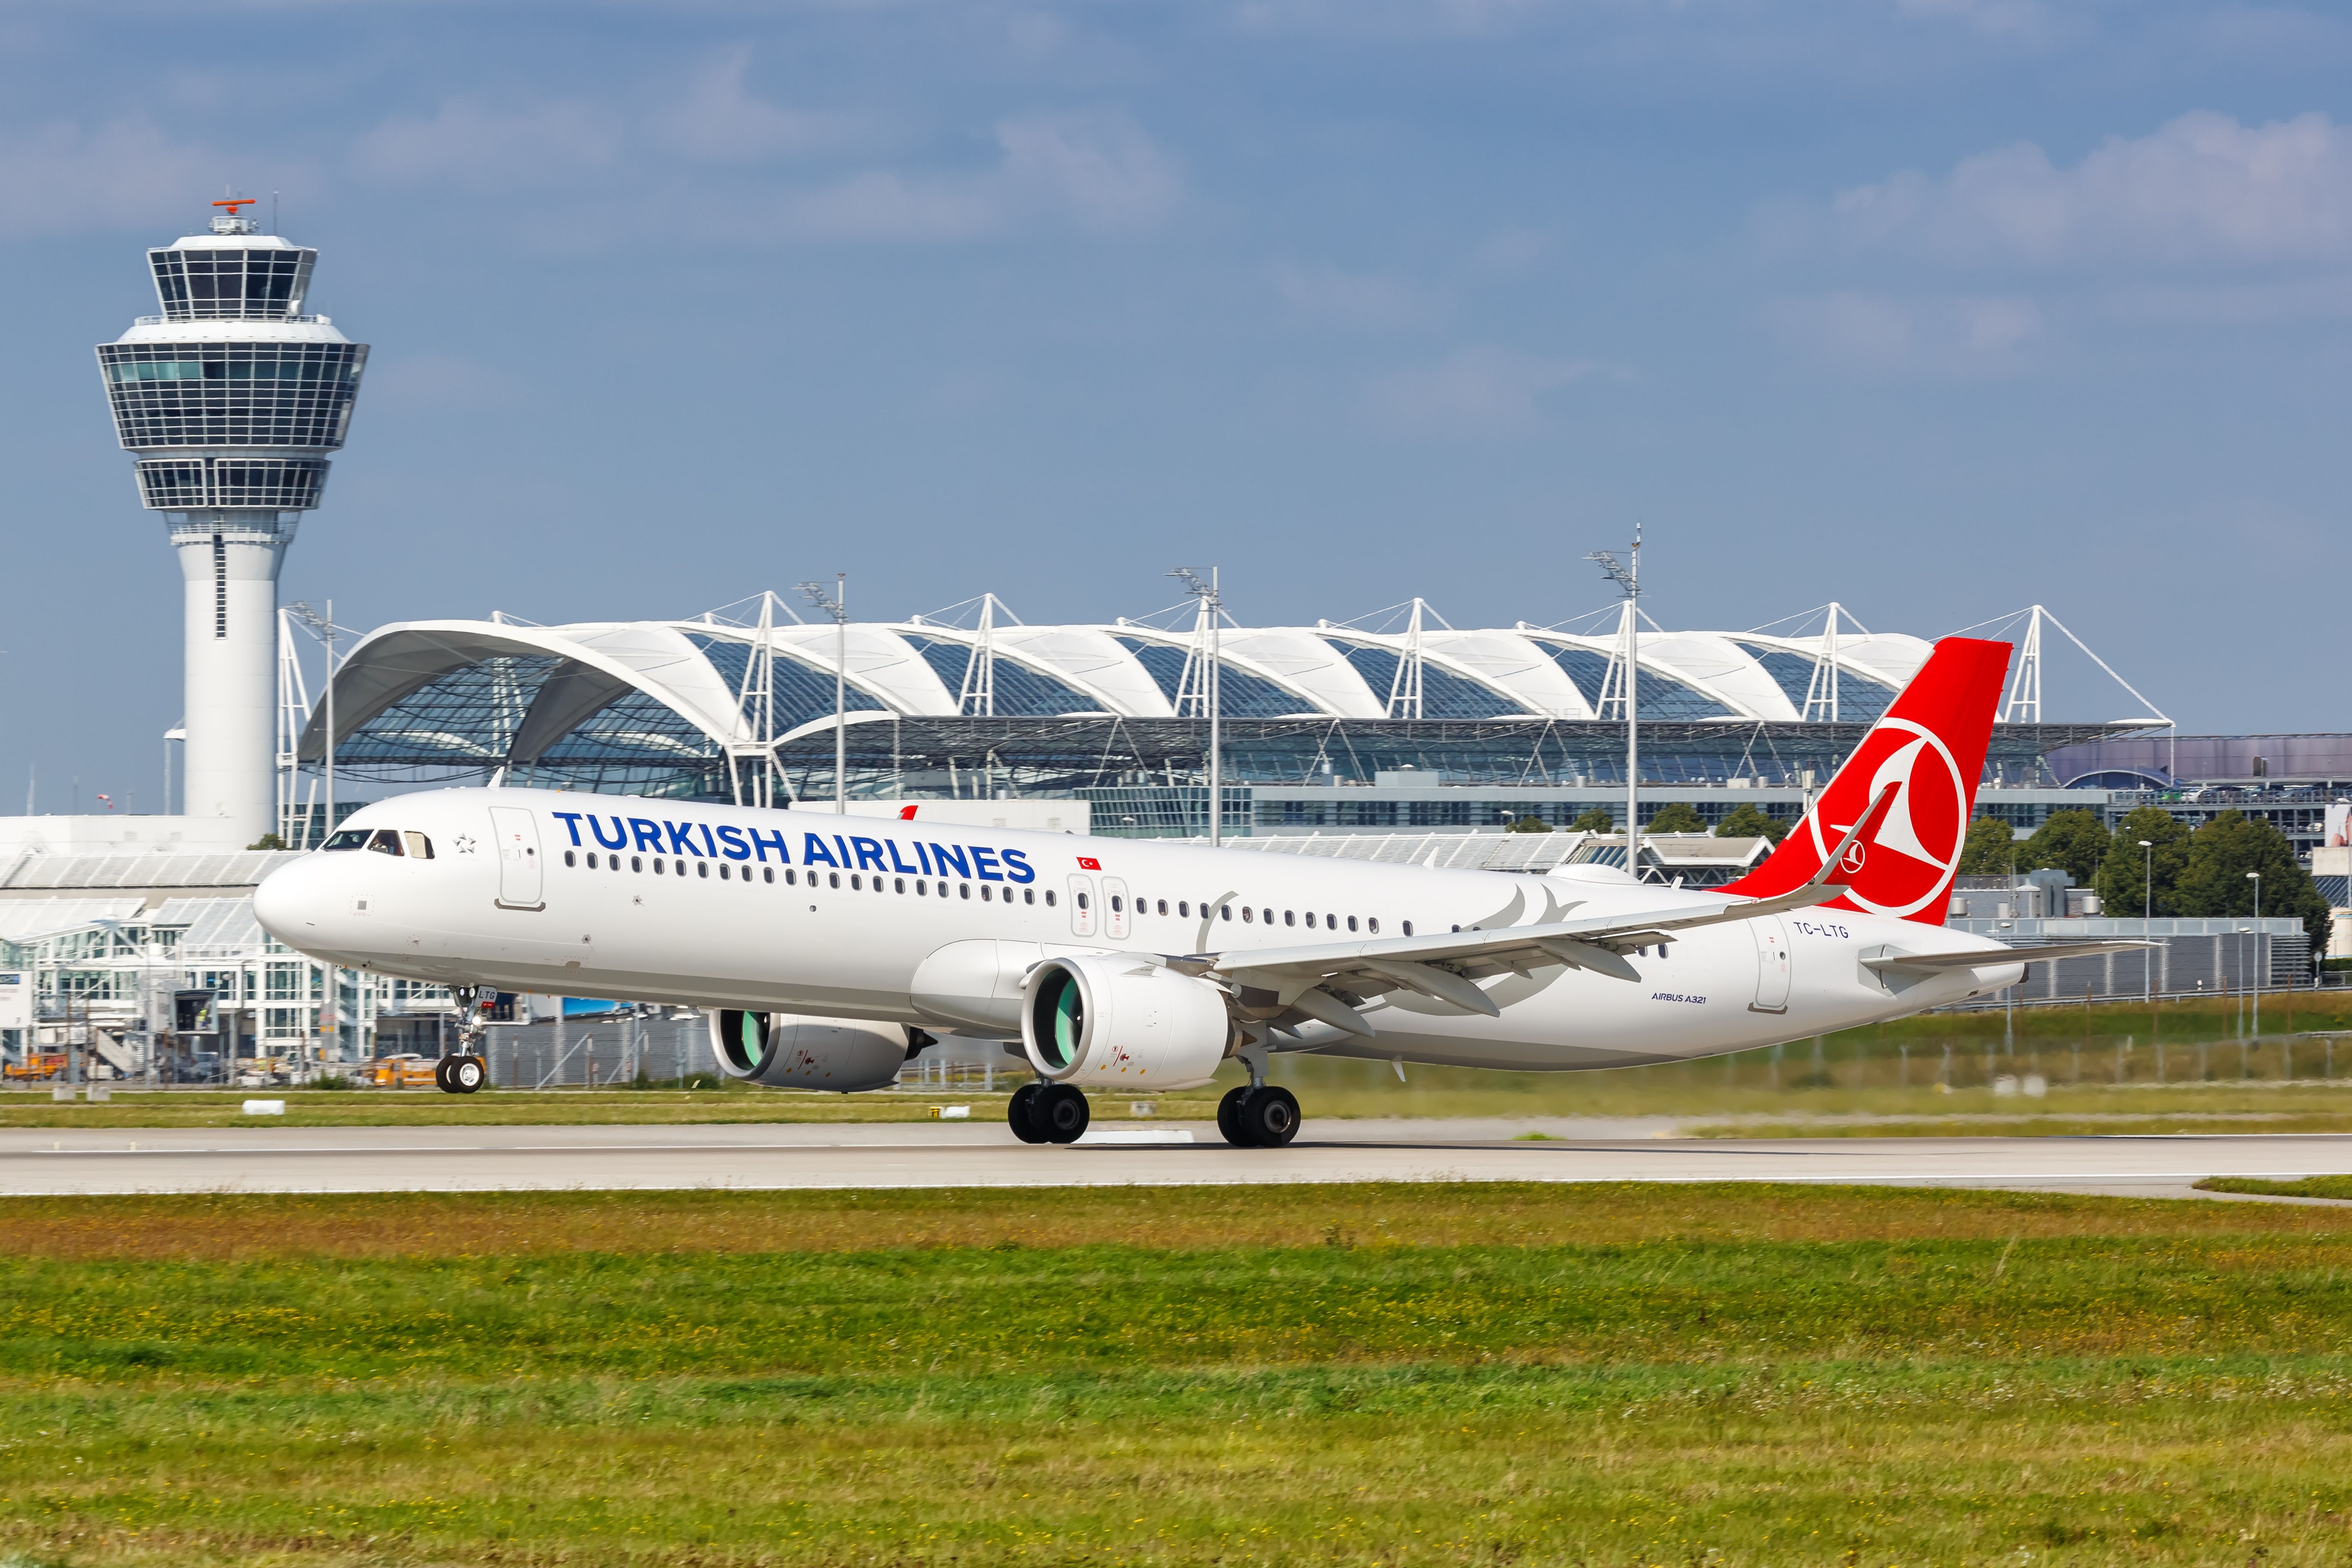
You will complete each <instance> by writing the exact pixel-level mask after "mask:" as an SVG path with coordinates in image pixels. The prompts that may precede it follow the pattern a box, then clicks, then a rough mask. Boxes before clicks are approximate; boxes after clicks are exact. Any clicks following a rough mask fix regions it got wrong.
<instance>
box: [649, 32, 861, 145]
mask: <svg viewBox="0 0 2352 1568" xmlns="http://www.w3.org/2000/svg"><path fill="white" fill-rule="evenodd" d="M750 71H751V50H750V49H748V48H740V47H739V48H735V49H730V50H729V51H728V52H727V53H726V54H724V55H721V56H720V57H719V58H718V59H716V60H714V61H712V62H711V64H710V65H709V67H708V68H705V69H704V70H703V71H702V72H701V73H699V74H698V76H696V77H695V79H694V80H693V81H692V82H691V83H689V84H688V88H687V92H686V97H685V98H684V99H683V100H681V101H680V102H678V103H677V105H675V106H674V107H672V108H671V109H669V110H667V111H666V112H664V113H662V114H660V115H658V116H656V121H655V130H656V133H657V134H658V135H659V137H660V139H661V140H662V141H663V142H665V143H667V145H668V146H670V147H673V148H675V149H676V150H677V151H678V152H680V153H684V154H685V155H686V156H688V157H689V158H693V159H696V160H698V161H700V162H703V163H751V162H757V161H759V160H761V159H765V158H775V157H784V156H792V155H796V154H806V153H819V152H824V151H827V150H829V149H832V148H835V147H838V146H840V145H841V144H842V143H844V142H848V141H851V140H853V139H854V138H855V137H856V135H857V134H858V132H859V123H858V121H856V119H855V118H854V117H852V116H849V115H845V114H829V113H823V112H818V111H814V110H799V109H787V108H783V107H782V106H780V105H777V104H773V103H770V102H769V101H768V100H765V99H763V98H761V97H759V96H757V95H756V94H754V93H753V92H752V91H751V89H750V88H749V87H748V86H747V85H746V84H745V80H744V79H745V77H746V76H747V75H748V74H749V73H750Z"/></svg>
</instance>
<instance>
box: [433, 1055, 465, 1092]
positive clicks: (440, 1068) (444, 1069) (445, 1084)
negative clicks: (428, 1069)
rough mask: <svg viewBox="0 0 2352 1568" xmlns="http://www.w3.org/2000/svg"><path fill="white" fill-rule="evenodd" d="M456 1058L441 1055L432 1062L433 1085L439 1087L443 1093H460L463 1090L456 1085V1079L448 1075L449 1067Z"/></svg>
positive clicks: (454, 1062)
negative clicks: (441, 1056)
mask: <svg viewBox="0 0 2352 1568" xmlns="http://www.w3.org/2000/svg"><path fill="white" fill-rule="evenodd" d="M456 1062H457V1058H455V1057H443V1058H439V1059H438V1060H436V1062H434V1064H433V1087H434V1088H436V1089H439V1090H440V1091H441V1092H442V1093H444V1094H461V1093H463V1092H464V1090H462V1089H459V1088H458V1087H457V1083H456V1081H455V1080H453V1079H451V1078H450V1077H449V1068H451V1067H452V1066H454V1065H455V1064H456Z"/></svg>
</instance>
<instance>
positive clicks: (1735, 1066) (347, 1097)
mask: <svg viewBox="0 0 2352 1568" xmlns="http://www.w3.org/2000/svg"><path fill="white" fill-rule="evenodd" d="M2247 1015H2248V1010H2247V1009H2246V1008H2245V1007H2244V1005H2243V1004H2242V1002H2241V1001H2236V1000H2232V999H2230V998H2223V997H2214V998H2210V999H2206V1000H2202V1001H2196V1002H2167V1003H2162V1004H2160V1005H2157V1006H2155V1007H2145V1006H2141V1005H2137V1004H2110V1005H2102V1006H2095V1007H2088V1008H2084V1007H2071V1006H2070V1007H2040V1008H2025V1009H2021V1010H2019V1011H2018V1012H2017V1014H2016V1015H2015V1016H2014V1017H2013V1018H2012V1017H2009V1016H2004V1015H2003V1014H2001V1013H2000V1012H1987V1013H1969V1014H1932V1015H1927V1016H1921V1017H1917V1018H1910V1019H1905V1020H1901V1021H1899V1022H1896V1023H1893V1024H1886V1025H1882V1026H1874V1027H1871V1028H1866V1029H1854V1030H1849V1031H1847V1032H1846V1033H1844V1034H1841V1035H1830V1036H1825V1037H1822V1039H1821V1040H1819V1041H1813V1040H1810V1039H1808V1040H1799V1041H1796V1042H1793V1043H1790V1044H1788V1045H1785V1046H1781V1047H1772V1048H1769V1049H1765V1050H1757V1051H1747V1052H1743V1053H1741V1054H1740V1055H1738V1056H1735V1057H1723V1058H1715V1059H1712V1060H1707V1061H1697V1062H1685V1063H1680V1064H1676V1065H1673V1066H1664V1067H1650V1068H1618V1069H1612V1070H1610V1071H1605V1072H1579V1073H1491V1072H1479V1071H1475V1070H1471V1069H1466V1068H1457V1069H1448V1068H1424V1067H1409V1068H1406V1073H1405V1080H1404V1081H1403V1082H1402V1083H1400V1082H1398V1081H1397V1079H1396V1077H1395V1074H1394V1072H1393V1070H1392V1069H1391V1067H1390V1066H1389V1064H1387V1063H1386V1062H1374V1061H1346V1060H1339V1059H1325V1058H1313V1057H1277V1058H1276V1060H1275V1067H1274V1076H1275V1078H1276V1081H1278V1082H1282V1083H1285V1084H1287V1085H1289V1086H1290V1087H1291V1088H1292V1089H1296V1090H1297V1093H1298V1095H1299V1097H1300V1100H1302V1101H1303V1103H1304V1105H1305V1109H1306V1111H1307V1116H1308V1117H1309V1118H1310V1119H1351V1118H1358V1117H1381V1116H1439V1117H1462V1116H1481V1117H1514V1116H1530V1117H1532V1116H1668V1117H1676V1118H1682V1119H1685V1120H1686V1121H1688V1122H1689V1123H1690V1125H1691V1126H1692V1127H1693V1128H1694V1129H1696V1130H1698V1131H1702V1132H1705V1133H1709V1134H1714V1135H1719V1136H1734V1135H1736V1136H1742V1137H1757V1136H1773V1135H1810V1134H1816V1133H1822V1132H1831V1133H1835V1132H1840V1131H1860V1132H1871V1133H1876V1134H1879V1135H1901V1134H1905V1133H1933V1134H1948V1133H1954V1132H2004V1133H2011V1134H2016V1133H2064V1134H2079V1133H2083V1132H2093V1131H2106V1132H2195V1131H2231V1130H2236V1131H2297V1132H2324V1131H2352V1039H2347V1040H2344V1041H2340V1042H2339V1041H2336V1040H2334V1039H2332V1038H2330V1037H2328V1032H2330V1031H2335V1030H2352V991H2330V992H2292V993H2289V992H2281V993H2273V994H2271V995H2270V996H2268V997H2267V998H2266V999H2265V1000H2264V1003H2263V1034H2262V1036H2260V1037H2253V1036H2252V1035H2251V1033H2250V1025H2251V1022H2252V1020H2251V1018H2250V1017H2249V1016H2247ZM2339 1044H2341V1045H2343V1046H2344V1047H2346V1048H2345V1049H2344V1050H2342V1051H2339V1050H2337V1049H2336V1047H2337V1046H2338V1045H2339ZM2339 1056H2340V1057H2342V1058H2344V1059H2343V1060H2342V1061H2341V1063H2339V1062H2338V1061H2337V1059H2336V1058H2338V1057H2339ZM1242 1079H1243V1074H1242V1071H1241V1069H1240V1068H1239V1067H1237V1066H1229V1067H1228V1068H1227V1069H1226V1071H1225V1073H1224V1074H1223V1077H1222V1078H1221V1079H1220V1081H1219V1083H1218V1084H1217V1086H1215V1087H1214V1088H1213V1089H1203V1090H1199V1091H1193V1092H1191V1093H1185V1094H1179V1095H1172V1096H1167V1097H1164V1098H1161V1099H1160V1100H1158V1101H1157V1109H1158V1113H1159V1115H1160V1118H1161V1119H1162V1120H1170V1119H1187V1118H1189V1119H1192V1120H1203V1121H1204V1120H1207V1119H1208V1118H1210V1117H1211V1116H1213V1114H1214V1111H1215V1103H1216V1096H1217V1094H1218V1093H1219V1092H1222V1090H1223V1088H1224V1087H1225V1086H1226V1084H1227V1083H1236V1082H1240V1081H1242ZM2034 1079H2039V1081H2040V1087H2042V1089H2044V1091H2045V1092H2044V1093H2042V1094H2041V1095H2039V1096H2027V1095H2024V1094H2022V1093H2018V1094H2010V1095H2004V1094H2001V1093H2000V1092H1999V1091H1998V1090H1999V1089H2000V1086H2001V1085H2002V1084H2003V1082H2004V1081H2006V1083H2007V1084H2009V1085H2010V1086H2011V1087H2021V1086H2022V1085H2024V1084H2026V1083H2027V1082H2029V1081H2030V1080H2034ZM997 1082H998V1087H999V1093H998V1094H997V1095H996V1096H995V1097H993V1098H992V1097H991V1096H989V1095H987V1094H985V1093H983V1092H982V1091H981V1090H980V1089H979V1087H978V1086H977V1085H976V1084H969V1085H968V1084H962V1083H958V1084H955V1085H952V1086H947V1087H933V1088H929V1089H922V1088H914V1087H909V1088H908V1089H900V1090H892V1091H887V1092H883V1093H877V1094H860V1095H829V1094H811V1093H805V1092H800V1091H791V1090H778V1089H747V1088H744V1087H743V1086H741V1085H740V1084H738V1085H729V1086H727V1087H726V1088H724V1089H719V1088H710V1089H694V1090H679V1089H593V1090H592V1089H550V1090H545V1091H533V1090H514V1089H495V1090H489V1091H486V1092H484V1093H481V1094H478V1095H471V1096H449V1095H444V1094H439V1093H436V1092H435V1091H434V1090H431V1089H402V1090H393V1089H357V1090H350V1091H344V1092H337V1093H330V1092H324V1091H314V1090H300V1089H297V1090H278V1089H265V1090H253V1091H241V1090H240V1091H234V1092H230V1091H181V1090H173V1091H167V1092H160V1093H149V1092H145V1091H142V1090H139V1089H133V1088H130V1087H121V1088H117V1089H114V1091H113V1093H114V1098H113V1100H111V1101H110V1102H109V1103H104V1104H96V1105H93V1104H89V1103H86V1102H77V1103H73V1104H65V1105H60V1104H58V1103H55V1102H54V1101H53V1100H51V1099H50V1097H49V1092H48V1089H47V1087H39V1088H35V1089H13V1090H5V1091H0V1127H220V1126H233V1125H237V1124H239V1123H240V1122H243V1121H247V1119H246V1118H243V1117H242V1116H241V1114H240V1109H239V1108H240V1107H241V1106H242V1105H243V1103H244V1101H245V1100H246V1099H247V1095H248V1092H250V1093H251V1094H253V1095H257V1096H261V1097H264V1098H271V1099H283V1100H286V1101H287V1112H288V1114H287V1115H286V1116H284V1117H282V1118H278V1117H272V1118H268V1119H254V1120H253V1123H252V1124H254V1125H268V1126H295V1127H303V1126H311V1127H320V1126H379V1127H383V1126H415V1125H425V1124H454V1125H485V1126H487V1125H508V1126H513V1125H530V1124H553V1123H568V1124H583V1125H588V1124H595V1123H620V1122H637V1123H646V1122H670V1123H679V1124H690V1123H697V1122H746V1121H920V1120H924V1119H926V1118H928V1117H929V1108H930V1106H932V1105H934V1104H940V1103H949V1104H969V1105H971V1106H972V1108H973V1112H972V1113H973V1115H974V1116H975V1117H985V1118H993V1117H996V1116H999V1115H1001V1114H1002V1106H1003V1092H1002V1091H1003V1089H1005V1088H1007V1087H1009V1084H1008V1081H1007V1079H1006V1078H1005V1076H1004V1075H1003V1074H1000V1075H999V1076H998V1079H997ZM1124 1114H1125V1107H1124V1104H1123V1103H1122V1102H1120V1101H1118V1100H1106V1101H1105V1102H1104V1103H1102V1104H1101V1105H1099V1106H1098V1107H1097V1115H1101V1116H1105V1117H1107V1118H1111V1119H1116V1118H1118V1117H1119V1116H1122V1115H1124Z"/></svg>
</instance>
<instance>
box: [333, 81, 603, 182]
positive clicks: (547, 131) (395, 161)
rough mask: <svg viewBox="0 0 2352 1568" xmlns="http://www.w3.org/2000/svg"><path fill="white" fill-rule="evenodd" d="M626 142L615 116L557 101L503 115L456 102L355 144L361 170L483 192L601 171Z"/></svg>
mask: <svg viewBox="0 0 2352 1568" xmlns="http://www.w3.org/2000/svg"><path fill="white" fill-rule="evenodd" d="M625 139H626V135H625V126H624V124H623V122H622V121H621V119H620V117H619V116H617V115H614V114H612V113H610V112H608V111H606V110H599V109H596V108H594V107H593V106H591V105H588V104H584V103H579V102H573V101H568V100H557V101H551V102H546V103H540V104H534V105H530V106H528V107H525V108H523V109H520V110H513V111H508V112H501V111H496V110H488V109H485V108H483V107H482V106H481V105H479V104H477V103H471V102H467V101H463V100H453V101H451V102H448V103H445V104H443V105H442V106H441V111H440V112H439V113H438V114H436V115H435V116H434V117H433V118H431V119H430V120H420V119H415V118H406V117H404V118H400V119H394V120H388V121H384V122H383V124H382V125H379V126H377V127H376V128H375V129H374V130H373V131H371V132H368V133H367V134H365V135H364V136H362V137H361V138H360V139H359V142H358V143H357V145H355V146H354V147H353V148H352V163H353V164H354V166H355V167H357V168H358V169H359V171H360V172H361V173H362V174H367V175H371V176H373V177H374V178H377V179H381V180H386V181H390V182H393V183H395V184H424V183H425V182H426V181H435V180H439V181H450V182H454V183H456V184H463V185H469V186H472V187H474V188H476V189H480V190H507V189H511V188H513V187H515V186H517V185H525V186H529V185H545V184H562V183H566V182H570V181H573V180H577V179H580V178H583V177H584V176H588V175H593V174H600V173H603V172H604V171H605V170H607V169H609V168H611V167H612V166H613V163H614V160H615V159H616V158H618V157H619V155H620V153H621V150H622V146H623V144H624V142H625Z"/></svg>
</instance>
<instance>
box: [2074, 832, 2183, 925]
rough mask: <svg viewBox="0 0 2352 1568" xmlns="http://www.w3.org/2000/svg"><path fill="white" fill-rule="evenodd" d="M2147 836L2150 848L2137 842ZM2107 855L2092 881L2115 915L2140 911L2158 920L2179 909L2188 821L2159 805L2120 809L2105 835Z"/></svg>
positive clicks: (2123, 917)
mask: <svg viewBox="0 0 2352 1568" xmlns="http://www.w3.org/2000/svg"><path fill="white" fill-rule="evenodd" d="M2143 838H2145V839H2147V841H2148V843H2149V844H2151V845H2152V846H2154V848H2153V849H2143V848H2141V847H2139V843H2140V840H2141V839H2143ZM2108 844H2109V848H2108V850H2107V858H2105V860H2102V861H2100V862H2099V874H2098V876H2097V877H2096V878H2095V879H2093V881H2092V886H2093V887H2095V888H2096V889H2098V893H2099V902H2100V904H2101V905H2103V906H2104V907H2105V910H2106V912H2107V914H2108V915H2109V916H2110V917H2111V918H2114V919H2116V920H2132V919H2136V918H2137V917H2138V916H2139V915H2140V914H2141V913H2142V912H2143V911H2145V912H2147V913H2148V914H2150V915H2152V916H2154V917H2155V918H2156V919H2158V920H2164V919H2168V918H2169V917H2170V916H2173V915H2177V914H2179V912H2180V900H2179V893H2178V889H2179V883H2180V873H2181V872H2182V871H2183V870H2184V869H2186V868H2187V867H2188V865H2189V826H2188V825H2187V824H2186V823H2183V822H2181V821H2179V820H2178V819H2177V818H2175V817H2174V816H2173V815H2172V814H2171V813H2170V812H2168V811H2167V810H2165V809H2164V808H2163V807H2162V806H2160V805H2143V806H2137V807H2135V808H2134V809H2133V810H2131V811H2129V812H2126V814H2125V815H2124V819H2123V821H2122V822H2120V823H2118V824H2117V825H2116V832H2115V837H2113V838H2111V839H2109V840H2108ZM2151 861H2153V862H2154V867H2153V868H2154V871H2155V878H2156V887H2155V896H2154V897H2153V898H2151V897H2149V896H2148V886H2147V877H2148V872H2149V869H2150V862H2151Z"/></svg>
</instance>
